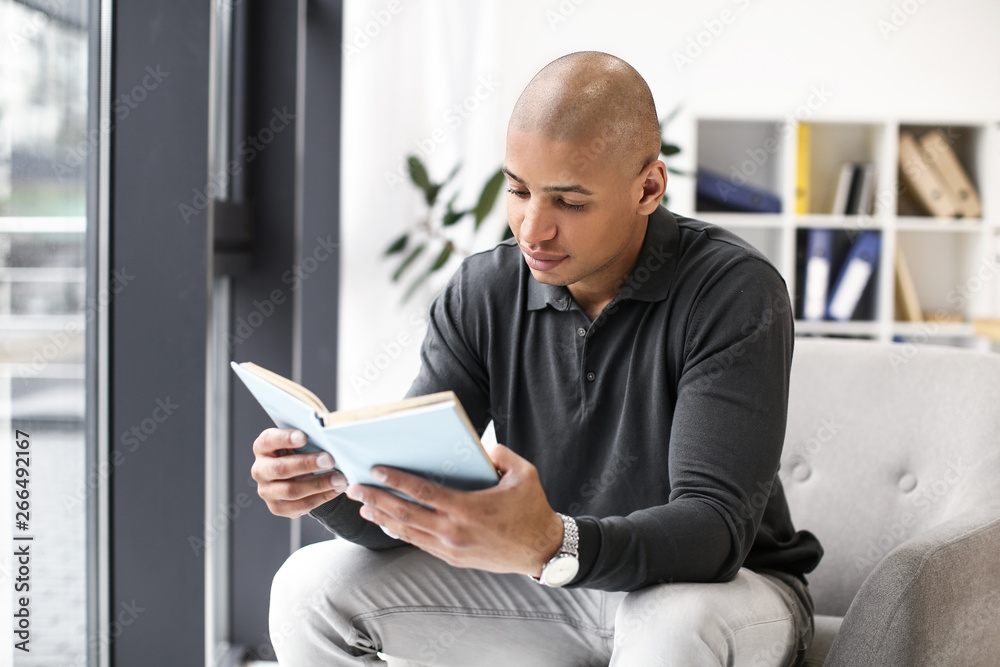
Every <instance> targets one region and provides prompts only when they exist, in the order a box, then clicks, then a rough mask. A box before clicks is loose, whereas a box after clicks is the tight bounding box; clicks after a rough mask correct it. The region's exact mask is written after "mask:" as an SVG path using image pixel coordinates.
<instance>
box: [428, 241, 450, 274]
mask: <svg viewBox="0 0 1000 667" xmlns="http://www.w3.org/2000/svg"><path fill="white" fill-rule="evenodd" d="M454 249H455V245H454V244H453V243H452V242H451V241H448V242H447V243H445V244H444V248H442V249H441V254H439V255H438V256H437V259H435V260H434V263H433V264H431V273H433V272H434V271H437V270H438V269H440V268H441V267H442V266H444V263H445V262H447V261H448V258H449V257H451V252H452V251H453V250H454Z"/></svg>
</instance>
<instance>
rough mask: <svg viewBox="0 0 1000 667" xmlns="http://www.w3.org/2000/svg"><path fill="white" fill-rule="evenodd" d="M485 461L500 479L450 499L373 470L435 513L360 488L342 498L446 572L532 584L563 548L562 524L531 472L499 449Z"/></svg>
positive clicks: (391, 472)
mask: <svg viewBox="0 0 1000 667" xmlns="http://www.w3.org/2000/svg"><path fill="white" fill-rule="evenodd" d="M489 454H490V458H491V459H492V460H493V464H494V465H495V466H496V468H497V470H499V471H500V473H501V477H500V482H499V483H498V484H497V485H496V486H495V487H492V488H490V489H484V490H482V491H456V490H454V489H448V488H445V487H443V486H441V485H439V484H434V483H433V482H429V481H428V480H426V479H424V478H422V477H417V476H415V475H411V474H408V473H405V472H402V471H400V470H396V469H394V468H387V467H385V466H376V467H375V468H372V476H373V477H374V478H375V479H376V480H378V481H380V482H381V483H382V484H385V485H386V486H388V487H390V488H393V489H396V490H397V491H401V492H402V493H405V494H406V495H408V496H410V497H411V498H415V499H417V500H419V501H420V502H421V503H423V504H425V505H428V506H429V507H432V508H434V509H427V508H426V507H421V506H420V505H417V504H416V503H413V502H410V501H408V500H404V499H402V498H400V497H398V496H396V495H395V494H392V493H389V492H388V491H386V490H384V489H379V488H376V487H373V486H366V485H362V484H352V485H351V486H349V487H347V495H348V497H350V498H352V499H354V500H357V501H359V502H361V503H364V507H362V508H361V516H362V517H364V518H365V519H367V520H368V521H371V522H373V523H376V524H378V525H380V526H382V527H383V528H384V529H385V530H386V531H387V532H388V533H389V534H391V535H392V536H394V537H398V538H399V539H401V540H403V541H404V542H409V543H410V544H412V545H414V546H416V547H418V548H420V549H422V550H424V551H426V552H427V553H429V554H431V555H432V556H436V557H438V558H440V559H441V560H443V561H445V562H446V563H448V564H449V565H453V566H455V567H468V568H476V569H480V570H487V571H490V572H498V573H504V572H518V573H521V574H528V575H531V576H533V577H537V576H539V575H540V574H541V572H542V566H543V565H545V563H546V562H548V560H549V559H550V558H551V557H552V556H554V555H555V554H556V552H557V551H558V550H559V547H560V546H561V545H562V540H563V523H562V519H560V518H559V515H558V514H556V513H555V512H554V511H553V510H552V507H551V506H550V505H549V502H548V500H547V499H546V498H545V491H544V490H543V489H542V485H541V483H540V482H539V479H538V471H537V470H536V469H535V466H534V465H532V464H531V463H530V462H528V461H527V460H526V459H524V458H522V457H520V456H518V455H517V454H515V453H514V452H512V451H511V450H510V449H508V448H507V447H504V446H503V445H497V446H496V447H494V448H493V449H492V450H491V451H490V453H489ZM383 476H384V477H383ZM380 477H383V479H379V478H380Z"/></svg>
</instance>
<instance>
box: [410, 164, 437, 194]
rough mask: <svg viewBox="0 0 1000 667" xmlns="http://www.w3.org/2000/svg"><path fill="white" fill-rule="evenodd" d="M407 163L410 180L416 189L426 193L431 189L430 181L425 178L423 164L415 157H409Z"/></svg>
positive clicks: (425, 169)
mask: <svg viewBox="0 0 1000 667" xmlns="http://www.w3.org/2000/svg"><path fill="white" fill-rule="evenodd" d="M407 162H408V163H409V165H410V180H412V181H413V182H414V183H415V184H416V186H417V187H418V188H420V189H421V190H423V191H424V192H427V190H428V189H429V188H430V187H431V179H430V178H428V176H427V168H426V167H424V163H423V162H421V161H420V158H418V157H417V156H416V155H411V156H410V157H409V158H408V159H407Z"/></svg>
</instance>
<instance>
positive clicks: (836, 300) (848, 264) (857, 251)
mask: <svg viewBox="0 0 1000 667" xmlns="http://www.w3.org/2000/svg"><path fill="white" fill-rule="evenodd" d="M881 240H882V239H881V237H880V235H879V233H878V232H862V233H861V234H860V235H859V236H858V238H857V239H856V240H855V241H854V244H853V245H852V246H851V249H850V250H849V251H848V253H847V258H846V259H845V260H844V265H843V266H842V267H841V269H840V274H839V275H838V276H837V282H836V283H835V284H834V287H833V291H832V294H831V296H830V301H829V304H828V305H827V309H826V315H827V317H828V318H830V319H831V320H837V321H838V322H846V321H848V320H850V319H851V318H852V317H853V316H854V311H855V310H857V307H858V302H859V301H860V300H861V295H862V294H864V291H865V288H866V287H867V286H868V283H869V282H870V281H871V278H872V276H873V275H874V273H875V267H876V265H877V264H878V253H879V247H880V246H881Z"/></svg>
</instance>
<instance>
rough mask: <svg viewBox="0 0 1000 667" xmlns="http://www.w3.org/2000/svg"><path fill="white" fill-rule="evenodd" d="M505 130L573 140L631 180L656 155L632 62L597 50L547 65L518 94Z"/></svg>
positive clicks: (650, 108) (656, 140) (650, 118)
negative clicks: (509, 129)
mask: <svg viewBox="0 0 1000 667" xmlns="http://www.w3.org/2000/svg"><path fill="white" fill-rule="evenodd" d="M509 128H511V129H516V130H519V131H522V132H531V133H539V134H541V135H542V136H545V137H548V138H550V139H554V140H557V141H569V142H573V143H576V144H577V145H579V146H580V147H581V148H583V149H584V154H585V155H587V156H589V157H590V158H594V159H601V160H608V161H613V163H615V164H617V165H618V166H619V167H620V169H621V171H622V176H623V177H625V178H632V177H634V176H636V175H637V174H638V173H639V172H640V170H641V169H642V168H643V167H644V166H646V165H647V164H649V163H650V162H652V161H653V160H655V159H656V157H657V156H658V155H659V154H660V127H659V121H658V119H657V116H656V106H655V105H654V103H653V96H652V94H651V93H650V92H649V86H648V85H646V82H645V80H643V78H642V77H641V76H640V75H639V73H638V72H636V71H635V70H634V69H633V68H632V66H631V65H629V64H628V63H626V62H625V61H624V60H622V59H620V58H616V57H614V56H612V55H608V54H606V53H599V52H596V51H583V52H580V53H572V54H570V55H568V56H563V57H562V58H559V59H558V60H555V61H553V62H551V63H549V64H548V65H546V66H545V67H544V68H543V69H542V70H541V71H540V72H539V73H538V74H536V75H535V78H533V79H532V80H531V82H530V83H528V86H527V87H526V88H525V89H524V92H522V93H521V97H520V98H519V99H518V100H517V104H515V105H514V111H513V113H512V114H511V117H510V125H509Z"/></svg>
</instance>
